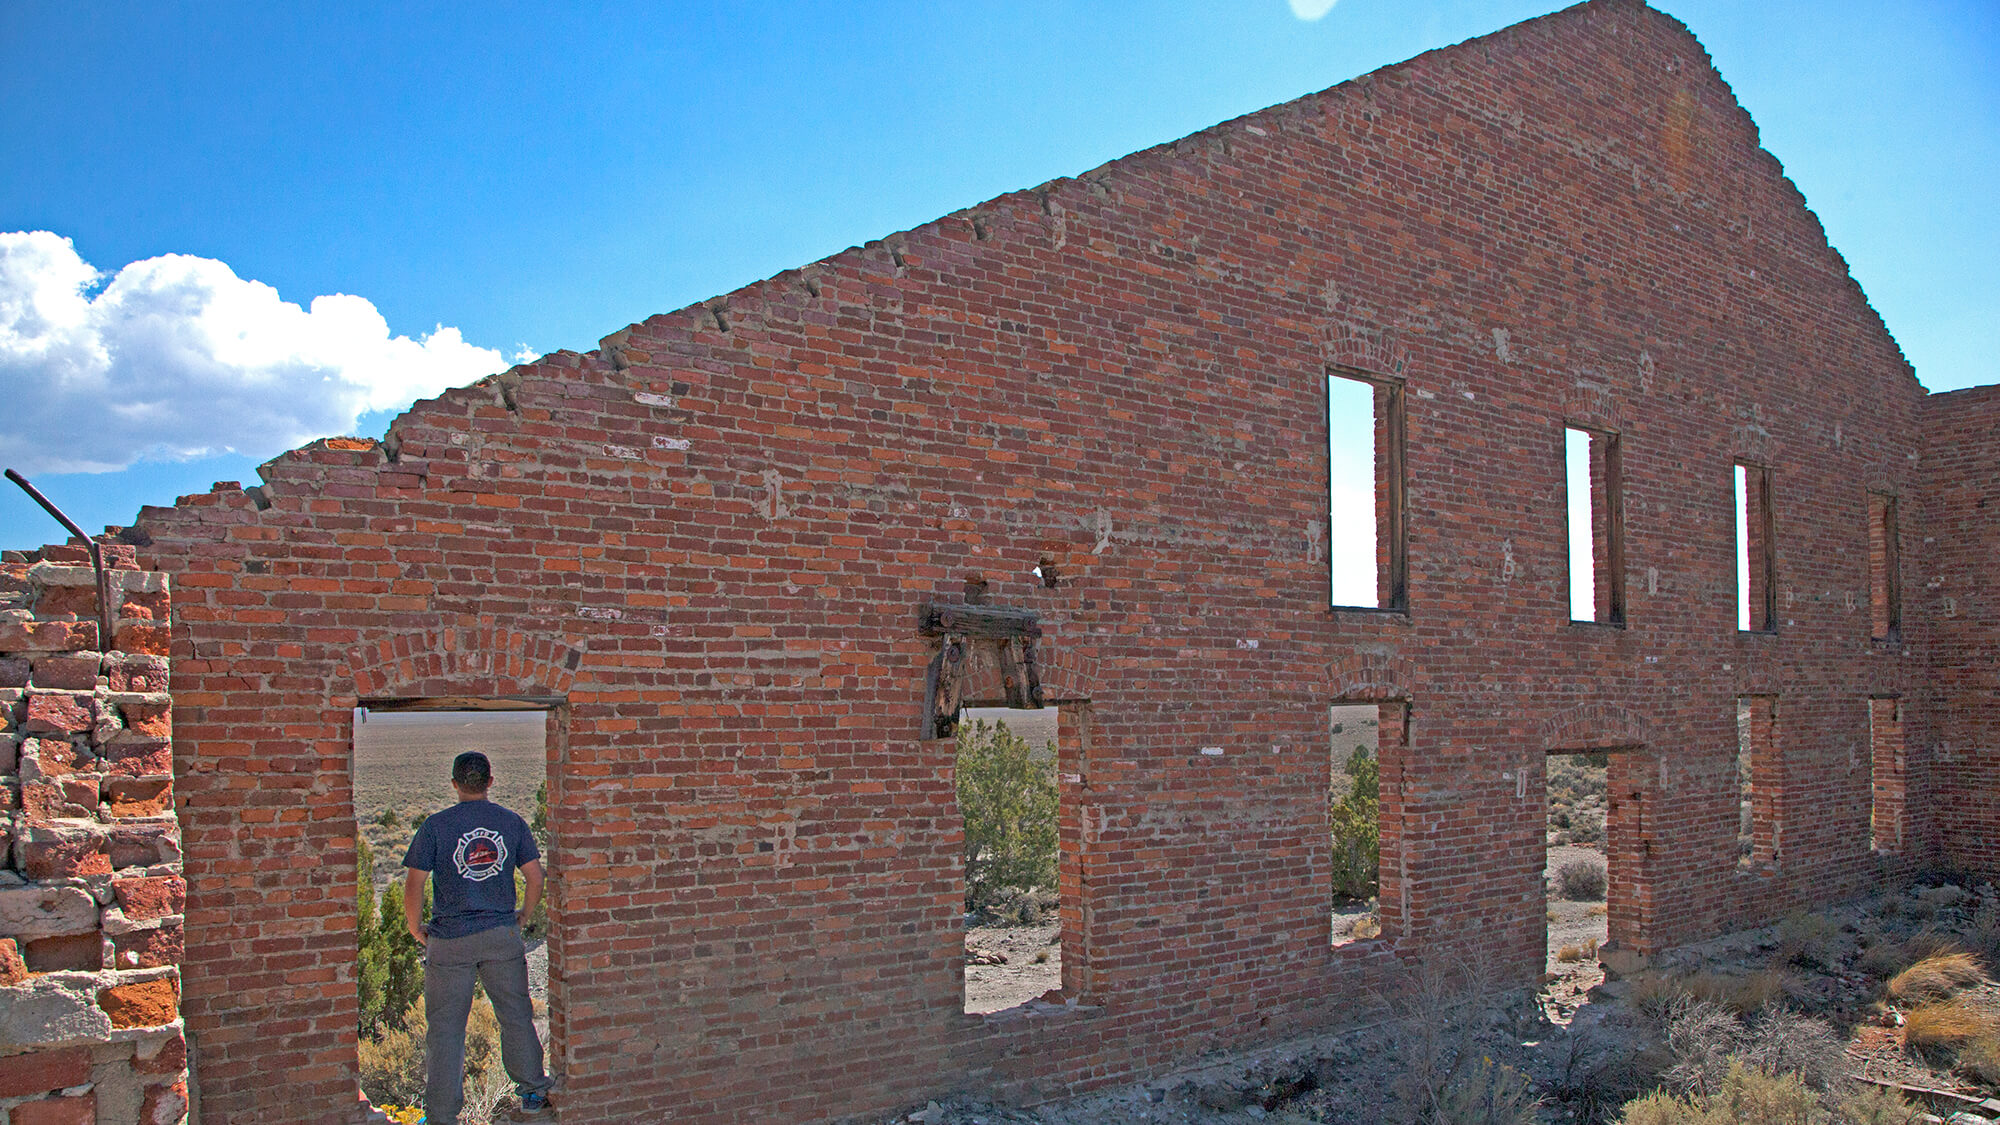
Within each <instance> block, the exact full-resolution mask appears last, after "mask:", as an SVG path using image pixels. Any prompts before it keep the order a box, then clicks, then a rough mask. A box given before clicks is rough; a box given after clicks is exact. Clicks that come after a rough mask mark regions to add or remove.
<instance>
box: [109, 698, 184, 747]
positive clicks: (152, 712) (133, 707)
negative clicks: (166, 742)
mask: <svg viewBox="0 0 2000 1125" xmlns="http://www.w3.org/2000/svg"><path fill="white" fill-rule="evenodd" d="M118 713H119V714H120V715H122V716H123V717H124V719H125V728H126V729H127V730H130V731H133V732H135V733H137V734H141V735H144V736H146V737H147V738H161V739H166V738H172V737H173V734H174V723H173V705H172V704H169V703H121V704H119V705H118Z"/></svg>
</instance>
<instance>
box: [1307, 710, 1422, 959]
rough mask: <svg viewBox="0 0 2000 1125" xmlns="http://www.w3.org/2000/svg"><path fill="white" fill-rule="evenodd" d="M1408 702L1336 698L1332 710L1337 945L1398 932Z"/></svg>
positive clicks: (1329, 790) (1330, 805)
mask: <svg viewBox="0 0 2000 1125" xmlns="http://www.w3.org/2000/svg"><path fill="white" fill-rule="evenodd" d="M1407 716H1408V710H1407V709H1406V707H1405V706H1404V704H1402V703H1401V702H1395V703H1361V704H1336V705H1334V706H1333V707H1331V708H1330V709H1329V710H1328V712H1327V731H1328V755H1327V787H1326V812H1327V822H1328V828H1329V842H1330V844H1331V860H1332V862H1331V864H1330V878H1329V880H1328V883H1329V887H1328V890H1329V896H1328V901H1329V907H1330V921H1331V929H1330V933H1331V941H1332V943H1333V944H1334V945H1346V944H1348V943H1349V942H1355V941H1367V940H1370V939H1374V938H1380V937H1384V936H1387V935H1392V934H1393V932H1394V930H1395V929H1396V927H1397V926H1398V925H1399V924H1400V922H1401V909H1400V904H1401V887H1402V883H1401V879H1400V870H1401V869H1400V863H1399V859H1398V857H1399V856H1400V855H1401V850H1400V847H1401V835H1400V831H1399V826H1400V823H1401V811H1402V801H1401V796H1400V794H1401V786H1400V779H1401V777H1402V766H1403V760H1404V755H1405V752H1406V750H1407V747H1408V738H1407V736H1408V724H1407Z"/></svg>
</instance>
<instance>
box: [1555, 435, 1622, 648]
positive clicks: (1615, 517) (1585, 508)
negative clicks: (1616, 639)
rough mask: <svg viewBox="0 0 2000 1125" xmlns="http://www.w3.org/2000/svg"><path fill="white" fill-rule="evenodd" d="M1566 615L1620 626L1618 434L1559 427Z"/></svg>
mask: <svg viewBox="0 0 2000 1125" xmlns="http://www.w3.org/2000/svg"><path fill="white" fill-rule="evenodd" d="M1563 464H1564V476H1563V479H1564V490H1565V495H1566V497H1567V501H1568V531H1569V616H1570V620H1572V621H1594V622H1597V623H1599V624H1604V625H1623V624H1625V531H1624V527H1625V510H1624V499H1623V492H1624V480H1623V470H1622V466H1621V464H1620V456H1619V443H1618V435H1617V434H1611V433H1600V432H1598V431H1595V430H1583V429H1578V428H1576V427H1574V426H1566V427H1564V428H1563Z"/></svg>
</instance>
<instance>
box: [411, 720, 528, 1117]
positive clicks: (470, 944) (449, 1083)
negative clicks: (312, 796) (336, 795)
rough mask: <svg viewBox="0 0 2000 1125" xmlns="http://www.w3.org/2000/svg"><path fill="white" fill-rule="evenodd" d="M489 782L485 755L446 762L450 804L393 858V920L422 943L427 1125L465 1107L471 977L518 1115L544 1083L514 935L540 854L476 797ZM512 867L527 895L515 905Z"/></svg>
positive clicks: (522, 953) (519, 827) (524, 832)
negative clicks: (398, 862) (398, 912)
mask: <svg viewBox="0 0 2000 1125" xmlns="http://www.w3.org/2000/svg"><path fill="white" fill-rule="evenodd" d="M492 785H493V765H492V763H491V762H489V761H487V759H486V755H484V754H481V753H479V752H478V751H476V750H474V751H468V752H466V753H464V754H460V755H459V756H458V757H457V758H456V759H454V760H453V761H452V763H451V787H452V788H453V789H454V790H456V791H457V792H458V803H457V804H455V805H453V806H451V807H450V808H448V809H445V810H443V811H442V812H438V813H434V814H432V815H431V816H430V817H429V818H428V819H426V820H425V821H424V823H423V826H422V827H420V828H418V829H417V834H416V836H415V837H414V838H413V839H411V841H410V850H409V852H408V853H407V854H405V855H404V856H403V866H404V867H405V868H407V870H406V871H405V872H404V877H403V919H404V921H406V922H407V923H408V924H409V927H410V936H411V937H414V938H416V939H417V942H418V944H420V945H422V946H423V947H424V1019H425V1021H426V1022H427V1023H428V1025H429V1026H428V1030H427V1031H426V1033H425V1036H424V1068H425V1071H424V1120H425V1122H426V1123H427V1125H458V1113H459V1110H461V1109H463V1108H464V1107H465V1021H466V1018H467V1017H468V1016H469V1015H471V1013H472V984H473V981H474V979H475V978H476V979H477V980H478V981H479V982H480V983H481V984H484V985H485V986H486V995H487V996H488V997H489V998H490V999H491V1000H492V1001H493V1014H494V1015H495V1016H497V1017H499V1021H500V1061H501V1064H502V1065H503V1066H505V1067H506V1068H507V1077H509V1078H512V1079H513V1080H514V1092H515V1093H516V1094H518V1095H520V1099H521V1109H522V1111H523V1116H524V1117H527V1118H530V1119H532V1118H535V1117H540V1116H543V1115H544V1114H545V1112H546V1110H547V1108H548V1091H549V1087H551V1086H552V1085H554V1083H553V1082H552V1081H550V1079H549V1076H548V1075H547V1074H546V1073H545V1072H544V1071H543V1070H542V1042H541V1039H540V1038H538V1037H537V1036H536V1035H535V1015H534V1006H533V1003H532V1002H531V1001H530V1000H529V999H528V958H527V947H526V946H525V945H524V944H522V941H521V923H522V921H524V920H525V919H526V918H527V917H528V915H530V914H532V913H534V910H535V906H536V904H537V903H539V902H540V901H541V898H542V864H541V853H540V852H539V851H538V850H537V849H536V848H535V837H534V835H533V834H532V833H530V832H529V831H528V824H527V822H526V821H524V820H522V819H521V818H520V817H519V816H517V815H515V814H514V813H513V812H510V811H508V810H507V809H503V808H501V807H500V806H499V805H496V804H494V803H493V802H491V801H488V800H487V799H486V791H487V790H488V789H490V788H491V787H492ZM516 868H518V869H520V872H521V878H522V881H523V882H524V883H525V884H526V887H525V889H526V892H527V895H526V897H527V901H526V902H524V903H522V904H521V906H520V909H519V911H516V910H515V903H514V871H515V869H516ZM426 875H429V876H430V877H431V878H432V879H433V880H434V881H435V882H434V886H433V887H432V891H431V921H430V925H429V926H425V925H424V922H423V917H424V877H425V876H426Z"/></svg>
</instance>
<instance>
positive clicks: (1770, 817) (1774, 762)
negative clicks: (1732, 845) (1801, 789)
mask: <svg viewBox="0 0 2000 1125" xmlns="http://www.w3.org/2000/svg"><path fill="white" fill-rule="evenodd" d="M1783 779H1784V769H1783V763H1782V761H1781V760H1780V758H1779V756H1778V700H1777V697H1775V696H1770V695H1743V696H1738V697H1737V699H1736V862H1737V864H1738V865H1740V866H1743V867H1752V866H1761V865H1764V864H1771V863H1776V862H1777V861H1778V843H1779V810H1780V808H1781V805H1780V801H1779V796H1778V795H1779V791H1780V789H1781V788H1782V786H1783Z"/></svg>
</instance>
